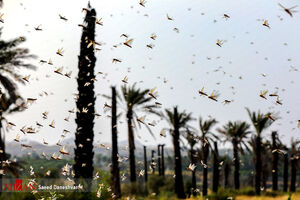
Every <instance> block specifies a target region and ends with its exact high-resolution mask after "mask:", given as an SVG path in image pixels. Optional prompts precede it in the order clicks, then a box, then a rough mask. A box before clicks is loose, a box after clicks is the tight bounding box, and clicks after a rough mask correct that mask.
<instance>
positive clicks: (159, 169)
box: [157, 144, 161, 176]
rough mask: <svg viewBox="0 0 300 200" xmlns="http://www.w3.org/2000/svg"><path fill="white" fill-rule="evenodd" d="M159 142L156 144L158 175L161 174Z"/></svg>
mask: <svg viewBox="0 0 300 200" xmlns="http://www.w3.org/2000/svg"><path fill="white" fill-rule="evenodd" d="M160 146H161V145H160V144H159V145H157V165H158V175H159V176H161V155H160Z"/></svg>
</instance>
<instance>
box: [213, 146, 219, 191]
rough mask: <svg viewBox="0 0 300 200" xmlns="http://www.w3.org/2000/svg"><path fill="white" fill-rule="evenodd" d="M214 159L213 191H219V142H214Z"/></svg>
mask: <svg viewBox="0 0 300 200" xmlns="http://www.w3.org/2000/svg"><path fill="white" fill-rule="evenodd" d="M213 159H214V160H213V192H215V193H217V192H218V188H219V151H218V143H217V142H214V158H213Z"/></svg>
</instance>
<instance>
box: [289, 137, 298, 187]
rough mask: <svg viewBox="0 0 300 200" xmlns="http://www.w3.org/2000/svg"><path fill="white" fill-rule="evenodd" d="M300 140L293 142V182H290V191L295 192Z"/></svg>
mask: <svg viewBox="0 0 300 200" xmlns="http://www.w3.org/2000/svg"><path fill="white" fill-rule="evenodd" d="M299 143H300V141H298V140H295V141H294V140H293V138H292V142H291V184H290V191H291V192H295V191H296V176H297V166H296V165H297V161H298V159H299V155H298V147H297V145H299Z"/></svg>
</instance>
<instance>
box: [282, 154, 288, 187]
mask: <svg viewBox="0 0 300 200" xmlns="http://www.w3.org/2000/svg"><path fill="white" fill-rule="evenodd" d="M283 162H284V163H283V191H284V192H287V190H288V183H289V155H288V153H285V154H284V161H283Z"/></svg>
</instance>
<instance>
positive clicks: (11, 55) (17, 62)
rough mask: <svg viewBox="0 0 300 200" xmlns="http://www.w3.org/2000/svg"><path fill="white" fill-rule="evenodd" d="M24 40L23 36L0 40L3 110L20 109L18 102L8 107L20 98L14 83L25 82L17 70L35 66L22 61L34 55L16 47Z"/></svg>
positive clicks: (0, 89)
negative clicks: (12, 106)
mask: <svg viewBox="0 0 300 200" xmlns="http://www.w3.org/2000/svg"><path fill="white" fill-rule="evenodd" d="M0 37H1V29H0ZM24 41H25V38H23V37H20V38H16V39H13V40H9V41H4V40H0V85H1V86H3V88H2V87H0V92H1V93H4V94H6V95H5V96H3V98H1V104H0V108H1V109H2V110H4V111H7V110H8V112H12V111H16V110H20V109H21V107H20V104H19V105H17V106H15V107H14V108H10V106H11V105H12V104H15V103H16V101H17V100H18V99H20V100H22V98H21V97H20V95H19V94H18V92H17V86H16V83H17V82H19V83H23V84H25V80H23V78H22V77H23V76H21V75H20V74H19V73H18V70H19V69H20V68H21V67H22V68H27V69H35V66H33V65H31V64H28V63H24V60H26V59H29V58H35V56H34V55H31V54H29V50H28V49H26V48H19V47H17V46H19V45H20V44H22V43H23V42H24ZM2 89H5V91H2Z"/></svg>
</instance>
